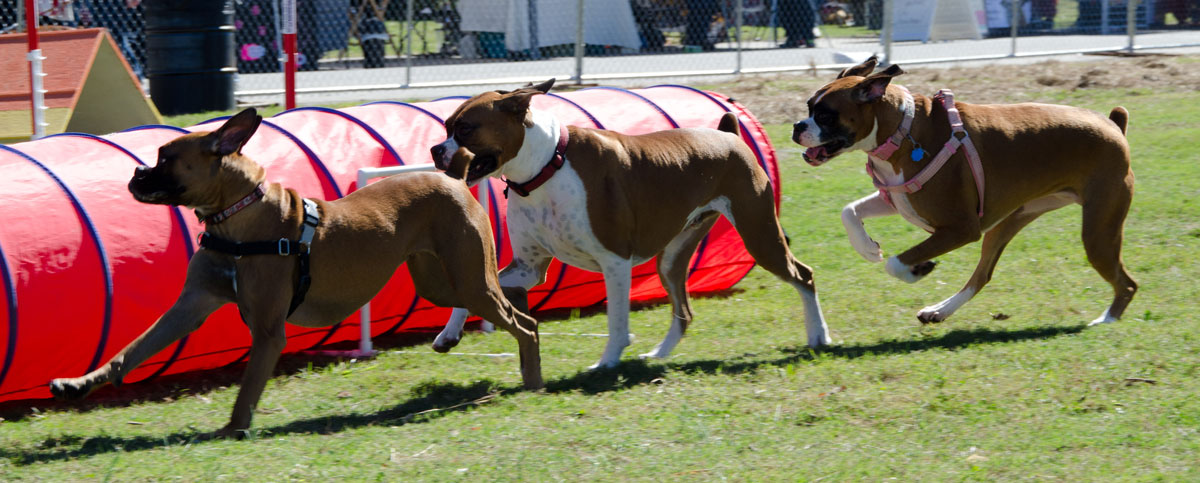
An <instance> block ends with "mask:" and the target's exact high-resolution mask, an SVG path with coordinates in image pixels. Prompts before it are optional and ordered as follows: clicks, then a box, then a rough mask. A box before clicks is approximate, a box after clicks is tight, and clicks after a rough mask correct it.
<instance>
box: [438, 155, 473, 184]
mask: <svg viewBox="0 0 1200 483" xmlns="http://www.w3.org/2000/svg"><path fill="white" fill-rule="evenodd" d="M473 160H475V153H472V152H471V150H469V149H467V148H466V147H459V148H458V150H457V151H454V154H452V155H451V156H450V164H449V165H447V166H446V171H445V173H446V176H449V177H451V178H454V179H463V180H465V179H467V170H468V169H470V168H471V161H473Z"/></svg>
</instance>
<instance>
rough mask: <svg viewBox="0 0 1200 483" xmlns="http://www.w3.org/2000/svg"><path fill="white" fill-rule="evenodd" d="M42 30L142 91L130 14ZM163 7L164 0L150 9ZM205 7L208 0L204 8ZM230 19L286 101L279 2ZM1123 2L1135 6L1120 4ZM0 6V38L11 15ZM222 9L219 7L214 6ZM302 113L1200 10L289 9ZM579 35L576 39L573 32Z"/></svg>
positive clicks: (364, 3)
mask: <svg viewBox="0 0 1200 483" xmlns="http://www.w3.org/2000/svg"><path fill="white" fill-rule="evenodd" d="M38 1H39V3H40V4H41V7H40V10H41V11H42V12H43V14H42V17H41V22H42V23H43V24H56V25H65V26H72V27H73V26H78V27H89V26H92V27H103V28H106V29H108V30H109V31H110V32H111V33H112V36H113V38H114V40H116V42H117V43H118V45H119V47H120V50H121V52H122V54H124V55H125V57H126V59H127V60H128V61H129V64H130V66H131V67H132V68H133V70H134V72H135V73H136V74H137V75H139V76H140V77H144V72H145V36H144V26H145V22H144V19H143V14H144V9H143V6H142V5H141V4H140V3H141V2H140V1H139V0H71V1H64V0H38ZM151 1H161V0H151ZM214 1H216V0H214ZM226 1H231V2H232V6H233V9H234V26H233V27H234V28H235V39H234V43H235V46H234V48H235V49H236V52H235V55H236V59H237V60H236V64H237V65H236V67H237V73H238V75H237V79H236V86H237V87H236V91H237V95H238V98H239V99H240V100H243V101H250V102H272V101H278V100H279V98H280V96H281V94H282V92H283V76H282V75H281V74H280V73H279V72H280V71H281V69H282V65H283V63H282V58H283V55H282V49H281V46H282V41H281V27H280V21H281V16H280V15H279V13H280V8H281V3H282V2H281V0H226ZM1131 2H1132V3H1131ZM21 3H23V2H20V1H16V0H0V28H4V29H7V30H12V29H13V28H14V26H16V25H17V24H18V19H19V18H20V17H19V16H18V14H19V10H20V4H21ZM217 3H220V2H217ZM296 4H297V19H298V35H297V37H298V51H299V55H298V58H297V62H298V65H299V70H300V71H301V72H300V74H298V77H297V92H298V93H299V95H300V100H301V102H302V103H303V102H321V101H323V100H324V99H322V97H321V95H322V94H325V95H329V94H334V93H345V95H349V96H352V97H356V98H358V99H370V98H373V97H378V98H386V97H393V98H394V97H406V94H405V90H408V91H409V92H410V93H411V92H415V91H414V89H418V88H433V87H445V86H482V85H496V84H503V85H508V84H513V83H517V82H525V81H528V80H531V79H542V78H548V77H558V78H559V79H573V80H575V81H577V82H588V83H597V82H611V81H614V80H616V79H640V78H655V77H683V76H694V75H706V74H737V73H756V72H783V71H789V70H805V69H813V68H818V67H834V66H838V65H845V64H849V63H854V62H857V61H859V60H861V59H862V58H865V57H866V56H867V55H870V54H872V53H877V54H881V55H883V56H885V58H887V59H888V60H890V61H891V62H905V63H916V62H938V61H952V60H966V59H988V58H1003V57H1010V56H1033V55H1047V54H1055V53H1068V52H1095V51H1111V50H1120V49H1129V50H1136V49H1147V48H1168V47H1182V46H1200V0H1141V1H1138V0H887V1H884V0H845V1H835V0H830V1H822V0H297V1H296ZM580 26H582V28H580Z"/></svg>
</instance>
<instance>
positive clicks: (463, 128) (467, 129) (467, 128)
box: [454, 124, 475, 136]
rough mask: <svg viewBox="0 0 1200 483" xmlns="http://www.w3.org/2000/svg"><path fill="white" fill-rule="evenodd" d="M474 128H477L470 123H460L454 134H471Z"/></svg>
mask: <svg viewBox="0 0 1200 483" xmlns="http://www.w3.org/2000/svg"><path fill="white" fill-rule="evenodd" d="M474 130H475V126H472V125H470V124H459V125H458V126H457V127H455V128H454V134H456V135H459V136H466V135H469V134H471V131H474Z"/></svg>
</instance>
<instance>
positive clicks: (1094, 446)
mask: <svg viewBox="0 0 1200 483" xmlns="http://www.w3.org/2000/svg"><path fill="white" fill-rule="evenodd" d="M1055 95H1056V96H1060V98H1061V99H1062V100H1063V101H1064V102H1070V103H1072V104H1076V105H1081V106H1084V107H1090V108H1093V109H1096V110H1100V111H1103V112H1107V111H1108V109H1109V108H1111V106H1112V105H1114V104H1115V103H1117V101H1120V103H1122V104H1124V105H1125V106H1126V107H1127V108H1129V110H1130V112H1131V121H1130V133H1129V137H1130V141H1131V144H1132V146H1133V153H1134V161H1133V162H1134V170H1135V172H1136V174H1137V177H1138V178H1137V189H1138V192H1137V195H1136V196H1135V201H1134V205H1133V208H1132V211H1131V213H1130V216H1129V220H1128V222H1127V223H1126V241H1125V260H1126V262H1127V263H1128V265H1129V267H1130V270H1131V271H1132V272H1133V274H1134V276H1135V277H1136V278H1137V279H1138V280H1139V282H1140V284H1141V291H1140V292H1139V293H1138V295H1137V297H1136V298H1135V299H1134V301H1133V303H1132V305H1131V306H1130V308H1129V310H1128V312H1127V313H1126V317H1125V319H1124V320H1122V321H1120V322H1118V323H1115V324H1111V325H1108V326H1102V327H1095V328H1088V329H1085V328H1084V327H1083V325H1084V324H1085V323H1086V322H1087V321H1089V320H1091V319H1093V318H1094V317H1096V316H1097V315H1099V314H1100V313H1101V312H1102V311H1103V310H1104V308H1105V307H1106V306H1107V305H1108V303H1109V301H1110V300H1111V290H1110V289H1109V287H1108V286H1107V284H1105V283H1104V282H1103V280H1102V279H1101V278H1100V277H1099V276H1098V275H1097V274H1096V273H1094V272H1093V271H1092V269H1091V268H1090V267H1089V266H1088V264H1087V261H1086V259H1085V257H1084V254H1083V249H1082V247H1081V245H1080V241H1079V229H1080V226H1079V217H1080V212H1079V208H1078V207H1068V208H1064V209H1062V210H1059V211H1057V212H1053V213H1050V214H1048V215H1046V216H1043V217H1042V218H1041V219H1039V220H1038V221H1037V222H1036V223H1034V224H1033V225H1031V226H1030V227H1029V228H1027V229H1026V230H1025V231H1024V232H1022V233H1021V235H1019V236H1018V237H1017V238H1016V239H1015V240H1014V241H1013V242H1012V244H1011V245H1010V246H1009V247H1008V249H1007V251H1006V252H1005V257H1004V258H1003V259H1002V260H1001V262H1000V265H999V267H998V268H997V271H996V276H995V279H994V280H993V282H992V283H991V284H990V285H989V286H988V287H987V288H986V289H985V290H984V291H983V292H982V293H980V294H979V295H978V296H977V297H976V298H975V300H973V301H972V302H971V303H969V304H967V305H966V306H965V307H964V308H963V309H961V310H960V311H959V312H958V313H956V314H955V315H954V316H953V317H952V318H951V319H950V320H949V321H947V322H945V323H943V324H940V325H934V326H925V327H923V326H921V325H919V324H918V323H917V322H916V319H915V313H916V312H917V311H918V310H919V309H920V308H921V307H923V306H925V305H928V304H932V303H935V302H937V301H940V300H941V299H943V298H945V297H947V296H949V295H951V294H952V293H953V292H955V291H956V290H957V289H958V288H959V287H960V285H961V284H962V283H963V282H965V280H966V279H967V277H968V276H969V274H970V272H971V270H972V269H973V268H974V264H975V259H976V257H977V256H978V245H977V244H976V245H971V246H968V247H965V248H963V249H961V250H959V251H957V252H954V253H951V254H948V255H946V256H943V257H940V258H939V260H940V261H941V262H942V263H941V264H940V265H939V266H938V268H937V270H936V271H934V273H933V274H931V275H930V276H929V277H928V278H927V279H926V280H924V281H922V282H920V283H917V284H914V285H907V284H904V283H901V282H898V281H896V280H894V279H892V278H891V277H889V276H887V275H886V274H885V273H884V272H883V268H882V266H880V265H878V264H869V263H867V262H864V261H862V260H861V259H860V258H859V257H858V256H857V255H856V254H855V253H854V252H853V250H852V249H851V248H850V246H849V243H848V242H847V241H846V239H845V234H844V233H843V230H842V227H841V223H840V222H839V217H838V213H839V211H840V209H841V207H842V206H843V205H844V204H845V203H847V202H849V201H851V200H853V199H856V198H857V197H860V196H862V195H864V194H866V193H868V192H869V191H870V189H871V188H870V183H869V182H868V181H867V178H866V177H865V175H863V174H862V165H861V159H859V158H861V155H856V156H846V157H845V158H840V159H837V160H835V161H833V162H831V163H829V164H828V165H826V166H823V167H820V168H813V167H810V166H808V165H806V164H805V163H803V162H802V161H801V159H800V150H799V148H798V147H797V146H795V145H793V144H791V143H790V142H789V141H788V140H787V138H788V130H789V127H788V126H786V125H772V126H768V130H769V132H770V134H771V136H772V140H773V141H774V142H775V146H776V148H777V150H778V152H779V155H780V157H781V170H782V173H783V177H784V180H783V187H784V195H785V196H784V200H783V208H782V218H783V223H784V226H785V227H786V229H787V230H788V232H789V234H790V235H791V237H792V247H793V250H794V251H795V252H796V254H797V256H798V257H799V258H800V259H801V260H803V261H805V262H806V263H808V264H810V265H811V266H813V267H814V269H815V270H816V277H817V285H818V288H819V290H820V293H821V301H822V304H823V307H824V310H825V315H826V316H827V318H828V320H829V326H830V328H831V330H832V332H833V335H834V337H835V339H836V340H837V341H838V342H839V345H837V346H835V347H833V348H830V349H827V350H820V351H815V352H814V351H809V350H808V349H807V348H805V346H804V335H803V334H804V331H803V327H802V321H801V309H800V304H799V299H798V298H797V296H796V294H795V292H794V291H792V290H791V289H790V288H788V287H786V286H785V285H784V284H782V283H780V282H778V281H777V280H775V279H773V278H772V277H770V276H769V275H767V274H765V273H764V272H763V271H762V270H761V269H755V270H754V271H753V272H752V273H751V274H750V275H749V276H748V277H747V278H746V279H745V280H743V281H742V282H740V283H739V284H738V285H737V286H736V287H735V288H734V289H733V290H731V291H729V292H728V293H726V294H723V295H721V296H717V297H708V298H701V299H698V300H695V301H694V303H693V308H694V312H695V313H696V317H697V319H696V322H695V324H694V325H693V327H692V328H691V329H690V330H689V332H688V336H687V338H685V339H684V341H683V342H682V343H681V344H680V346H679V347H678V349H677V350H676V352H675V354H674V355H673V356H672V357H671V358H670V359H668V360H666V361H650V362H643V361H640V360H637V359H636V358H635V357H634V354H638V353H641V352H645V351H647V350H649V349H650V348H651V347H653V345H654V344H655V343H656V342H657V341H658V340H659V338H660V337H661V336H662V335H663V334H664V333H665V331H666V328H667V323H668V320H669V314H670V308H669V306H666V305H657V306H650V307H645V308H642V309H640V310H636V311H635V312H633V313H632V314H631V324H632V328H633V331H634V333H635V334H636V335H637V339H636V340H635V341H634V344H633V345H632V346H631V347H630V348H629V350H628V352H627V354H628V355H627V357H626V362H625V363H624V364H622V365H621V366H620V367H619V368H618V369H617V370H614V371H609V372H601V373H595V374H591V373H583V372H581V369H582V368H583V367H585V366H586V365H588V364H590V363H592V362H594V361H595V360H596V358H597V357H598V356H599V354H600V352H601V350H602V347H603V344H604V339H603V338H601V337H585V336H578V335H571V334H585V333H597V332H603V331H604V326H605V322H604V315H603V312H599V311H596V310H588V311H584V315H583V316H579V317H570V316H567V317H559V318H546V317H543V320H544V325H543V326H542V331H543V332H544V333H545V335H544V338H543V341H544V342H543V356H542V359H543V361H544V371H545V376H546V379H547V383H548V384H547V385H548V387H547V391H546V392H545V393H529V392H523V391H520V390H518V388H519V386H520V378H519V375H518V373H517V371H516V369H517V361H516V360H515V359H514V358H498V359H497V358H481V357H469V356H447V355H440V354H434V353H433V352H432V351H430V350H429V349H428V347H427V346H426V345H425V344H422V345H418V346H415V347H402V348H395V349H392V350H388V351H385V352H383V353H382V354H381V355H380V356H379V357H378V358H376V359H375V360H371V361H358V362H350V361H334V362H328V361H316V364H315V365H311V366H310V365H308V361H307V360H305V359H301V358H297V357H294V356H293V357H286V358H285V360H286V361H285V362H286V364H285V365H286V366H287V367H288V368H287V369H285V370H281V375H280V376H279V377H277V378H276V379H274V380H273V381H272V382H271V383H269V384H268V387H267V390H266V392H265V394H264V397H263V399H262V402H261V404H260V405H259V408H260V409H259V412H258V414H257V415H256V417H255V418H256V419H255V421H254V432H253V434H252V438H251V440H248V441H216V442H199V441H194V440H193V439H192V438H193V436H195V435H196V433H197V432H199V431H207V430H212V429H216V428H218V427H220V426H221V425H223V424H224V423H225V422H226V421H227V418H228V416H229V411H230V409H231V407H232V403H233V399H234V397H235V395H236V386H233V387H223V386H228V385H231V383H232V382H233V381H236V378H237V371H236V370H234V371H224V372H217V373H209V374H204V375H192V376H189V377H187V378H181V379H177V380H175V382H173V383H164V384H163V385H162V387H160V389H161V390H160V391H158V392H151V394H150V395H148V396H146V395H144V394H145V393H141V394H143V396H141V397H139V396H138V394H139V391H140V390H143V389H142V388H137V387H129V386H125V387H123V388H121V389H119V390H117V391H112V392H109V393H107V395H105V394H100V395H99V396H100V399H101V401H100V404H99V405H98V406H95V405H94V406H86V407H84V406H81V407H84V408H86V409H82V410H73V409H71V408H70V407H65V408H64V407H58V408H56V409H51V410H48V411H47V410H45V409H43V410H40V411H38V412H29V411H26V412H20V413H18V414H15V415H11V416H9V417H10V421H8V422H4V423H0V479H2V480H6V481H9V480H14V479H35V480H36V479H66V480H82V479H105V480H109V479H115V480H144V479H174V478H178V479H183V480H204V481H209V480H216V479H242V480H254V481H261V480H269V481H277V480H284V479H303V480H332V479H344V478H352V479H354V480H366V479H380V480H389V481H412V480H421V481H425V480H455V479H464V480H472V481H520V480H536V481H542V480H569V481H580V480H610V481H611V480H619V481H624V480H654V481H674V480H719V479H733V480H739V481H744V480H749V481H779V480H785V481H815V480H822V481H845V480H883V479H887V478H897V479H899V480H901V481H954V480H971V481H974V480H986V481H994V480H1048V479H1056V480H1066V481H1111V480H1120V481H1157V480H1171V481H1186V480H1192V481H1195V480H1196V479H1198V478H1200V468H1198V467H1197V462H1198V461H1200V434H1198V430H1200V399H1198V398H1197V397H1196V394H1200V329H1198V328H1197V327H1196V324H1195V318H1196V314H1197V306H1198V302H1197V300H1198V299H1200V289H1198V288H1197V283H1196V274H1197V273H1198V272H1200V262H1198V261H1197V254H1198V253H1200V203H1198V202H1196V201H1195V199H1196V196H1197V194H1200V190H1198V189H1197V187H1196V186H1197V184H1196V181H1195V180H1196V179H1197V178H1200V157H1198V156H1197V155H1196V154H1195V145H1196V140H1197V139H1200V126H1198V125H1197V123H1196V122H1195V120H1196V119H1200V93H1197V92H1158V93H1145V94H1143V95H1138V96H1130V95H1129V94H1128V92H1127V90H1084V89H1081V90H1077V91H1062V92H1056V93H1055ZM867 228H868V231H869V232H870V233H871V234H872V235H873V236H874V237H875V238H876V239H877V240H880V241H881V243H882V244H883V247H884V250H885V251H886V252H887V253H891V254H894V253H897V252H898V251H899V250H902V249H904V248H907V247H908V246H910V245H912V244H914V243H916V242H917V241H919V240H920V239H921V238H922V237H923V236H924V233H923V232H921V231H920V230H919V229H917V228H914V227H912V226H909V225H907V224H905V223H904V222H903V221H901V220H900V219H898V218H894V217H893V218H884V219H878V220H870V221H869V222H868V223H867ZM999 314H1004V315H1005V316H1007V318H1006V319H1005V320H994V317H993V316H997V315H999ZM1001 318H1003V317H1001ZM515 350H516V344H515V343H514V341H513V340H512V338H511V337H508V336H507V335H500V334H493V335H481V334H468V335H467V336H466V337H465V339H464V340H463V343H462V344H461V345H460V346H459V347H458V348H457V349H456V351H461V352H470V353H485V352H486V353H495V352H515ZM197 381H202V382H197Z"/></svg>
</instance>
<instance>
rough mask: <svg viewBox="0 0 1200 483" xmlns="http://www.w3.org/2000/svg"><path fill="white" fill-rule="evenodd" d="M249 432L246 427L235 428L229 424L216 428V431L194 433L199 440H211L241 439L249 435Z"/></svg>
mask: <svg viewBox="0 0 1200 483" xmlns="http://www.w3.org/2000/svg"><path fill="white" fill-rule="evenodd" d="M249 433H250V431H249V430H248V429H236V428H234V427H233V426H231V425H225V427H223V428H221V429H218V430H216V431H209V432H207V433H200V434H198V435H196V439H197V440H199V441H213V440H218V439H236V440H241V439H245V438H246V436H248V435H249Z"/></svg>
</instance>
